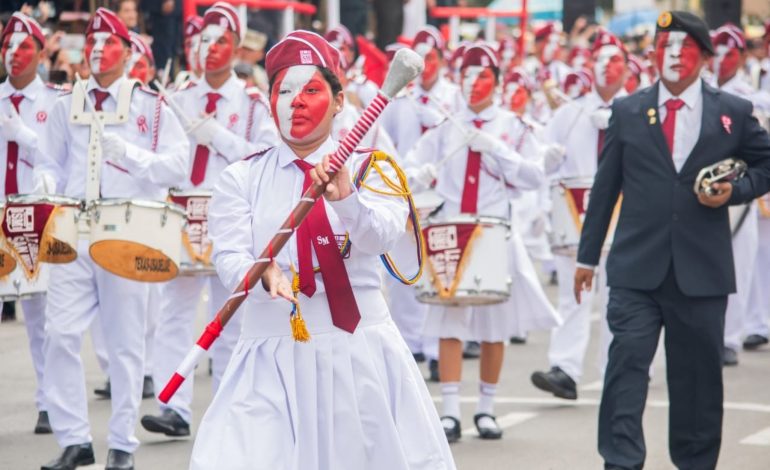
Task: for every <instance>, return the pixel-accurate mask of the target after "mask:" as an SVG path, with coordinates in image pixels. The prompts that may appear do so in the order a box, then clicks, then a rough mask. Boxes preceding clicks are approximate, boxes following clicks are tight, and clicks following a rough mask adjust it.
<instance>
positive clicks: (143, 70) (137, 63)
mask: <svg viewBox="0 0 770 470" xmlns="http://www.w3.org/2000/svg"><path fill="white" fill-rule="evenodd" d="M129 34H130V35H131V59H130V60H129V61H128V67H127V69H128V78H133V79H135V80H139V82H140V83H141V84H142V85H148V84H149V83H150V80H152V77H154V76H155V58H154V57H153V55H152V49H151V48H150V46H149V45H147V43H146V42H145V41H144V39H142V36H140V35H139V34H137V33H134V32H133V31H129Z"/></svg>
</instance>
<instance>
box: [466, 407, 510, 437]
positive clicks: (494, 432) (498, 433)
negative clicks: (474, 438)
mask: <svg viewBox="0 0 770 470" xmlns="http://www.w3.org/2000/svg"><path fill="white" fill-rule="evenodd" d="M485 417H486V418H491V419H492V421H493V422H494V423H495V427H493V428H490V427H486V426H485V427H481V426H479V420H480V419H481V418H485ZM473 424H475V425H476V430H477V431H478V432H479V437H480V438H482V439H500V438H501V437H503V430H502V429H500V427H499V426H498V425H497V418H495V417H494V416H492V415H490V414H487V413H477V414H476V415H475V416H473Z"/></svg>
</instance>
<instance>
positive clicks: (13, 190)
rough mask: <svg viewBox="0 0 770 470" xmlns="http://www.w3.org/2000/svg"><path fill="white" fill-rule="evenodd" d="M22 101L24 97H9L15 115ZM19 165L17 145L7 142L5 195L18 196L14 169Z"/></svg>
mask: <svg viewBox="0 0 770 470" xmlns="http://www.w3.org/2000/svg"><path fill="white" fill-rule="evenodd" d="M23 99H24V95H13V96H11V104H13V107H14V109H16V113H18V112H19V103H21V100H23ZM18 165H19V144H17V143H16V142H13V141H8V166H7V167H6V168H5V195H6V196H7V195H9V194H18V192H19V182H18V179H17V178H16V168H17V167H18Z"/></svg>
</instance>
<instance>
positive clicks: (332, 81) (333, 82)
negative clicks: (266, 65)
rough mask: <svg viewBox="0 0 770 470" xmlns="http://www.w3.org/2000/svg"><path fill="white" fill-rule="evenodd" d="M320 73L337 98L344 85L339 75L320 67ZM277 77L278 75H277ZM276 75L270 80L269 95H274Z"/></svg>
mask: <svg viewBox="0 0 770 470" xmlns="http://www.w3.org/2000/svg"><path fill="white" fill-rule="evenodd" d="M318 71H319V72H321V76H322V77H323V78H324V80H325V81H326V83H328V84H329V87H331V89H332V95H334V96H337V93H339V92H341V91H342V84H341V83H340V79H339V78H338V77H337V75H336V74H335V73H334V72H332V71H331V70H329V69H327V68H326V67H318ZM275 75H277V73H276V74H275ZM275 75H273V76H272V77H271V78H270V86H269V89H268V91H267V94H268V95H272V94H273V83H274V81H275Z"/></svg>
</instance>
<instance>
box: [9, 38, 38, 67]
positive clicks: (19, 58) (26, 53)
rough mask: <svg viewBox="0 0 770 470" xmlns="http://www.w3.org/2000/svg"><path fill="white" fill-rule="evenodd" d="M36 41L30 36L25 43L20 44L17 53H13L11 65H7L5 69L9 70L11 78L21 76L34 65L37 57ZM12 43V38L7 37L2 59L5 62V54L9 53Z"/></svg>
mask: <svg viewBox="0 0 770 470" xmlns="http://www.w3.org/2000/svg"><path fill="white" fill-rule="evenodd" d="M34 41H35V40H34V39H32V36H28V37H27V38H26V39H24V41H22V42H21V44H19V47H17V48H16V51H15V52H14V53H13V57H12V58H11V63H10V64H5V67H6V68H7V69H8V70H9V72H10V75H11V76H17V75H21V74H22V73H24V72H25V71H27V69H28V68H29V66H30V65H31V64H32V62H33V61H34V60H35V55H37V50H36V48H35V43H34ZM10 42H11V38H10V36H9V37H7V39H6V40H5V43H4V44H3V47H2V52H1V53H2V59H3V60H5V54H6V52H7V51H8V47H9V43H10Z"/></svg>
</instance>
